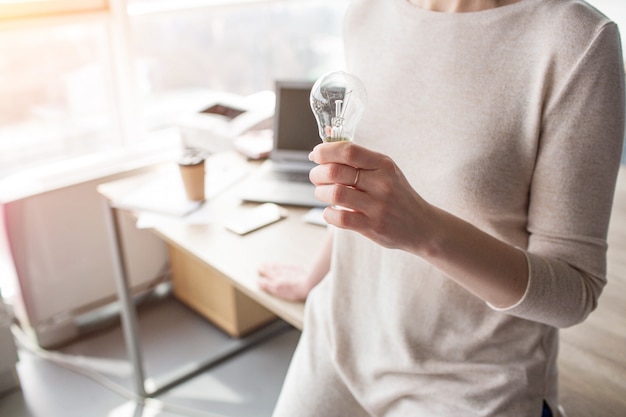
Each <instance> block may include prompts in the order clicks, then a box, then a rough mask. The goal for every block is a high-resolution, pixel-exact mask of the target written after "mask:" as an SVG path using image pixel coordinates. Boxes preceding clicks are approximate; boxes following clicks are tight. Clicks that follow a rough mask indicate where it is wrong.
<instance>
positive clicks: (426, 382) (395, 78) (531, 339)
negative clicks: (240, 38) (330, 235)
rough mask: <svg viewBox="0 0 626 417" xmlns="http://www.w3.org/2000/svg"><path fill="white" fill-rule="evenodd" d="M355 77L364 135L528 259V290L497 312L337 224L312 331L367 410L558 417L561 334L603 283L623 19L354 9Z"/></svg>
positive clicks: (557, 12)
mask: <svg viewBox="0 0 626 417" xmlns="http://www.w3.org/2000/svg"><path fill="white" fill-rule="evenodd" d="M345 46H346V52H347V65H348V70H349V71H351V72H353V73H355V74H356V75H358V76H359V77H360V78H361V79H362V80H363V81H364V83H365V85H366V88H367V90H368V95H369V102H368V106H367V109H366V112H365V114H364V117H363V119H362V121H361V124H360V125H359V128H358V132H357V137H356V140H355V141H356V142H357V143H359V144H361V145H363V146H366V147H368V148H371V149H373V150H376V151H380V152H383V153H385V154H387V155H389V156H391V157H392V158H393V159H394V160H395V162H396V163H397V164H398V165H399V167H400V168H401V169H402V170H403V172H404V174H405V175H406V177H407V178H408V179H409V181H410V182H411V184H412V186H413V187H414V188H415V189H416V190H417V191H418V192H419V193H420V194H421V195H422V196H423V197H424V198H425V199H426V200H427V201H428V202H430V203H431V204H434V205H436V206H438V207H441V208H443V209H445V210H447V211H449V212H450V213H452V214H454V215H456V216H458V217H460V218H462V219H465V220H466V221H468V222H471V223H472V224H474V225H476V226H477V227H479V228H480V229H482V230H484V231H485V232H487V233H490V234H492V235H494V236H496V237H497V238H499V239H501V240H503V241H506V242H508V243H510V244H511V245H514V246H516V247H519V248H520V249H522V250H523V251H525V253H526V255H527V259H528V264H529V270H530V275H529V283H528V287H527V290H526V293H525V295H524V296H523V298H522V299H521V300H520V301H519V302H518V303H517V304H515V305H514V306H511V307H510V308H507V309H503V310H497V309H495V308H492V307H491V306H489V305H487V304H486V303H485V302H483V301H482V300H480V299H478V298H476V297H475V296H473V295H471V294H470V293H468V292H467V291H466V290H464V289H463V288H461V287H460V286H459V285H457V284H456V283H454V282H453V281H452V280H451V279H449V278H447V277H446V276H444V275H443V274H441V273H440V272H439V271H438V270H436V269H435V268H433V267H432V266H431V265H429V264H428V263H426V262H425V261H424V260H422V259H421V258H419V257H417V256H414V255H411V254H409V253H406V252H403V251H400V250H392V249H386V248H383V247H381V246H379V245H377V244H375V243H373V242H372V241H370V240H368V239H366V238H364V237H363V236H361V235H359V234H356V233H354V232H350V231H337V232H336V236H335V242H334V254H333V265H332V269H331V272H330V274H329V276H328V277H327V278H326V279H325V280H324V281H323V282H322V283H321V284H320V285H319V286H318V287H316V288H315V289H314V291H313V292H312V293H311V296H310V298H309V301H308V305H307V316H308V317H307V318H306V321H305V328H307V327H308V328H307V331H311V332H315V337H320V338H324V340H325V341H326V342H327V345H328V349H329V351H328V352H320V354H330V355H331V357H333V362H334V364H335V366H336V368H337V370H338V372H339V373H340V375H342V378H343V379H344V381H345V383H346V384H347V385H348V387H349V389H350V391H351V392H353V393H354V395H355V398H356V399H357V400H358V401H359V402H360V403H361V404H362V405H363V406H364V407H365V408H366V409H367V410H368V411H369V412H371V413H372V414H373V415H377V416H383V415H384V416H428V417H434V416H446V417H449V416H464V417H468V416H498V417H506V416H511V417H524V416H528V417H538V416H540V415H541V404H542V400H543V399H547V401H548V403H549V404H550V405H551V407H552V409H553V412H554V413H555V415H557V416H558V415H560V414H559V411H558V410H557V404H558V398H557V395H558V394H557V369H556V355H557V351H558V330H557V329H558V328H559V327H565V326H571V325H574V324H576V323H579V322H580V321H582V320H584V319H585V317H586V316H587V315H588V314H589V313H590V312H591V311H592V310H593V309H594V308H595V306H596V304H597V302H598V297H599V296H600V293H601V291H602V288H603V286H604V285H605V282H606V278H605V272H606V271H605V269H606V265H605V261H606V259H605V256H606V249H607V243H606V233H607V228H608V222H609V213H610V207H611V204H612V197H613V188H614V183H615V178H616V174H617V169H618V165H619V160H620V154H621V148H622V141H623V136H624V81H623V68H624V67H623V62H622V56H621V49H620V45H619V34H618V29H617V27H616V25H615V24H614V23H612V22H610V21H609V20H608V19H607V18H606V17H604V16H602V15H601V14H600V13H598V12H597V11H596V10H594V9H592V8H591V7H590V6H589V5H587V4H586V3H584V2H582V1H577V0H520V1H519V2H517V3H515V4H512V5H509V6H504V7H498V8H495V9H490V10H485V11H480V12H472V13H458V14H456V13H453V14H449V13H439V12H432V11H427V10H424V9H420V8H417V7H414V6H412V5H411V4H409V3H408V2H407V0H356V1H355V2H354V3H353V4H352V5H351V7H350V8H349V10H348V13H347V15H346V21H345Z"/></svg>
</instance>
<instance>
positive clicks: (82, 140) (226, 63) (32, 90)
mask: <svg viewBox="0 0 626 417" xmlns="http://www.w3.org/2000/svg"><path fill="white" fill-rule="evenodd" d="M347 2H348V1H347V0H318V1H313V0H298V1H294V0H291V1H288V0H283V1H268V0H230V1H224V0H111V1H105V0H38V1H37V0H23V1H15V0H11V1H7V0H0V97H2V99H1V100H0V180H1V179H2V178H6V177H7V176H9V175H11V174H13V173H16V172H18V171H20V170H24V169H27V168H31V167H37V166H41V165H44V164H49V163H53V162H62V161H66V160H68V159H71V158H76V157H81V156H86V155H92V156H93V155H101V154H104V153H106V152H109V151H111V152H113V151H115V150H123V149H126V148H128V149H130V148H133V149H135V150H136V149H140V150H141V149H148V148H150V147H151V146H154V144H153V143H151V142H150V139H149V138H150V135H149V133H151V132H156V131H159V130H164V129H167V128H169V127H172V126H173V125H174V124H175V121H176V119H177V118H178V117H179V116H180V114H181V113H184V112H186V111H190V109H192V108H197V105H194V97H197V96H198V95H199V94H202V93H203V92H206V91H208V90H227V91H231V92H235V93H240V94H251V93H254V92H256V91H259V90H263V89H271V88H273V81H274V80H275V79H277V78H310V79H312V78H315V77H317V76H319V75H320V74H321V73H322V72H324V71H327V70H330V69H335V68H338V67H341V66H342V65H343V58H342V56H343V55H342V50H341V19H342V15H343V9H344V8H345V6H346V4H347Z"/></svg>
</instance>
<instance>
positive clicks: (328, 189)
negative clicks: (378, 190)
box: [315, 184, 372, 212]
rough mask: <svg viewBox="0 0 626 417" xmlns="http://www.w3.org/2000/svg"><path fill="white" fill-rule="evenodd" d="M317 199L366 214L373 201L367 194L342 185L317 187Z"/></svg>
mask: <svg viewBox="0 0 626 417" xmlns="http://www.w3.org/2000/svg"><path fill="white" fill-rule="evenodd" d="M315 197H316V198H317V199H318V200H320V201H322V202H324V203H327V204H329V205H334V206H341V207H345V208H348V209H350V210H353V211H358V212H365V211H366V210H367V208H368V206H369V204H370V203H371V200H372V198H371V196H369V195H368V194H367V193H366V192H363V191H361V190H359V189H356V188H353V187H351V186H345V185H340V184H325V185H319V186H317V187H315Z"/></svg>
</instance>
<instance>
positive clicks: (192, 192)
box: [178, 153, 205, 201]
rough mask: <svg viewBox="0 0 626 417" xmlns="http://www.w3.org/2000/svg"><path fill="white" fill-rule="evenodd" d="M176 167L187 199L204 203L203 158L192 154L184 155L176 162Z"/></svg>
mask: <svg viewBox="0 0 626 417" xmlns="http://www.w3.org/2000/svg"><path fill="white" fill-rule="evenodd" d="M178 167H179V168H180V175H181V177H182V179H183V185H184V186H185V194H186V195H187V198H188V199H189V200H191V201H204V199H205V196H204V176H205V158H204V156H203V155H198V154H194V153H189V154H185V155H183V156H182V157H181V158H180V160H179V161H178Z"/></svg>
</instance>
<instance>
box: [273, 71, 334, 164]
mask: <svg viewBox="0 0 626 417" xmlns="http://www.w3.org/2000/svg"><path fill="white" fill-rule="evenodd" d="M312 87H313V82H309V81H276V108H275V114H274V148H273V149H272V154H271V158H272V159H274V160H282V159H286V160H290V159H293V160H307V159H308V154H309V152H311V149H313V147H314V146H315V145H317V144H318V143H321V141H322V140H321V139H320V137H319V135H318V130H317V122H316V120H315V116H314V115H313V112H312V111H311V106H310V104H309V95H310V93H311V88H312Z"/></svg>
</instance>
